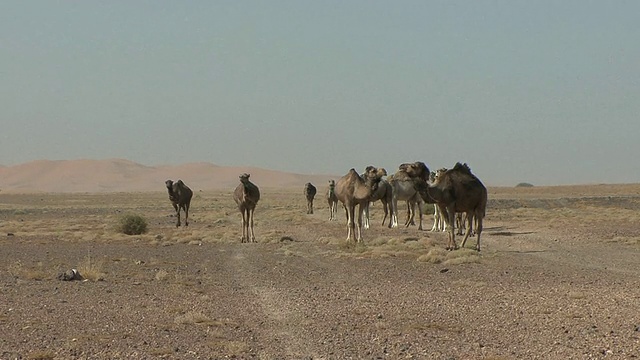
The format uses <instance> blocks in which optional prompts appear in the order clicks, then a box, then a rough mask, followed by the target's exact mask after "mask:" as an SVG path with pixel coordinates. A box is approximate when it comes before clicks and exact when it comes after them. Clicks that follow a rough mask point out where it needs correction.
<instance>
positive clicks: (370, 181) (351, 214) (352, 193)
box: [335, 166, 387, 242]
mask: <svg viewBox="0 0 640 360" xmlns="http://www.w3.org/2000/svg"><path fill="white" fill-rule="evenodd" d="M386 175H387V171H386V170H385V169H383V168H380V169H378V168H376V167H373V166H370V167H367V170H366V173H365V174H364V176H363V177H360V175H358V173H357V172H356V171H355V170H354V169H351V170H349V172H348V173H347V174H346V175H345V176H343V177H341V178H340V179H339V180H338V182H337V183H336V191H335V193H336V197H337V198H338V200H340V202H342V204H343V205H344V208H345V211H346V214H347V241H350V240H351V234H353V233H355V238H356V241H357V242H362V241H363V240H362V215H363V212H364V209H365V207H366V206H367V204H369V201H370V200H371V194H372V193H374V192H375V191H376V189H377V188H378V183H379V182H380V179H382V177H383V176H386ZM356 206H358V224H357V226H356V223H355V209H356Z"/></svg>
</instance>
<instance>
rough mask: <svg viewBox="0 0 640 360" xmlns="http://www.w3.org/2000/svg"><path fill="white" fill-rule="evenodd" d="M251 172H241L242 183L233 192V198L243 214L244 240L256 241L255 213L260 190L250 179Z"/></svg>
mask: <svg viewBox="0 0 640 360" xmlns="http://www.w3.org/2000/svg"><path fill="white" fill-rule="evenodd" d="M249 176H250V175H249V174H241V175H240V176H239V177H240V184H238V186H237V187H236V189H235V191H234V192H233V200H235V202H236V204H238V209H239V210H240V213H241V214H242V240H241V241H242V242H256V236H255V234H254V232H253V213H254V211H255V209H256V204H258V201H259V200H260V190H259V189H258V187H257V186H256V185H254V184H253V183H252V182H251V181H249Z"/></svg>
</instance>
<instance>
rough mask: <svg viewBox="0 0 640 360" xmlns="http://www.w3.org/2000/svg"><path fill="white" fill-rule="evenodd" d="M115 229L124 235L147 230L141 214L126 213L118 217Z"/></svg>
mask: <svg viewBox="0 0 640 360" xmlns="http://www.w3.org/2000/svg"><path fill="white" fill-rule="evenodd" d="M116 231H118V232H120V233H123V234H126V235H142V234H146V232H147V220H146V219H145V218H144V217H142V216H141V215H137V214H126V215H123V216H121V217H120V219H119V221H118V225H117V227H116Z"/></svg>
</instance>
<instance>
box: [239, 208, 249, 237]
mask: <svg viewBox="0 0 640 360" xmlns="http://www.w3.org/2000/svg"><path fill="white" fill-rule="evenodd" d="M241 212H242V238H241V242H249V237H248V232H249V228H248V225H249V209H242V211H241Z"/></svg>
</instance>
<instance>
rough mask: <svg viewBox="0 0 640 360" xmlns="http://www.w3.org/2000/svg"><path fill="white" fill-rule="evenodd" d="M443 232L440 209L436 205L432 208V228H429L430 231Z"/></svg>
mask: <svg viewBox="0 0 640 360" xmlns="http://www.w3.org/2000/svg"><path fill="white" fill-rule="evenodd" d="M444 230H445V226H444V218H443V216H442V212H441V211H440V208H439V207H438V205H435V206H434V207H433V227H432V228H431V231H444Z"/></svg>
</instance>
